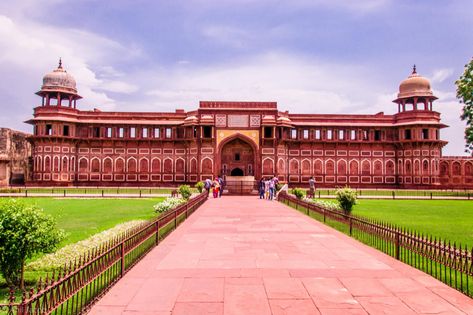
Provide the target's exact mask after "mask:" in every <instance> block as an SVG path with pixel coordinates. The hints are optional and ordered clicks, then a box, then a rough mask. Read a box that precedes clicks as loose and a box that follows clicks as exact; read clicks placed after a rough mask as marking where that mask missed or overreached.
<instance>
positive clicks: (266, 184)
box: [258, 176, 279, 200]
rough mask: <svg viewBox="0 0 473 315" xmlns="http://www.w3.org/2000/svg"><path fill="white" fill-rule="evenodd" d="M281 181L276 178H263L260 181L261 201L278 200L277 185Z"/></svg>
mask: <svg viewBox="0 0 473 315" xmlns="http://www.w3.org/2000/svg"><path fill="white" fill-rule="evenodd" d="M278 183H279V180H278V178H277V177H276V176H273V177H272V178H264V177H263V178H261V180H260V181H259V187H258V189H259V199H266V200H273V199H274V198H276V185H277V184H278Z"/></svg>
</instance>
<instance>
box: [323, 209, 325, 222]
mask: <svg viewBox="0 0 473 315" xmlns="http://www.w3.org/2000/svg"><path fill="white" fill-rule="evenodd" d="M322 210H323V212H324V223H325V208H324V209H322Z"/></svg>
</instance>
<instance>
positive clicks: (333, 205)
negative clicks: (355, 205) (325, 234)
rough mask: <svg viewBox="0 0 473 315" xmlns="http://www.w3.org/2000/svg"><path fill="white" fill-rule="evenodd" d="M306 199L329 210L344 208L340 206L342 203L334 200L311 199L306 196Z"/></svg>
mask: <svg viewBox="0 0 473 315" xmlns="http://www.w3.org/2000/svg"><path fill="white" fill-rule="evenodd" d="M304 200H305V201H307V202H310V203H313V204H315V205H317V206H319V207H322V208H325V209H328V210H334V211H341V210H342V208H340V205H338V204H337V203H335V202H333V201H325V200H319V199H310V198H305V199H304Z"/></svg>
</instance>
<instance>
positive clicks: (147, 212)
mask: <svg viewBox="0 0 473 315" xmlns="http://www.w3.org/2000/svg"><path fill="white" fill-rule="evenodd" d="M163 199H164V198H150V199H145V198H140V199H137V198H135V199H60V198H27V199H21V200H22V201H23V202H26V203H30V204H36V205H37V206H39V207H40V208H42V209H43V210H44V212H45V213H47V214H50V215H51V216H53V217H54V218H55V219H56V221H57V225H58V227H59V228H61V229H64V231H65V232H66V233H67V236H66V239H65V240H64V241H63V242H62V243H61V245H60V246H64V245H67V244H70V243H75V242H77V241H80V240H83V239H86V238H87V237H89V236H91V235H93V234H96V233H99V232H101V231H104V230H107V229H110V228H112V227H114V226H115V225H117V224H119V223H123V222H126V221H131V220H146V219H150V218H152V217H155V216H156V212H155V211H154V209H153V205H155V204H157V203H158V202H160V201H161V200H163Z"/></svg>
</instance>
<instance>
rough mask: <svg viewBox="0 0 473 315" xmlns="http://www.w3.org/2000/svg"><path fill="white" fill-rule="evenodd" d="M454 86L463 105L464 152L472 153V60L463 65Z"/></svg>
mask: <svg viewBox="0 0 473 315" xmlns="http://www.w3.org/2000/svg"><path fill="white" fill-rule="evenodd" d="M455 84H456V85H457V98H458V99H459V100H460V102H461V103H463V113H462V115H461V119H462V120H465V121H466V124H467V126H466V128H465V140H466V150H465V151H466V152H470V153H471V152H473V58H472V59H471V60H470V62H469V63H468V64H466V65H465V71H464V72H463V75H462V76H460V79H458V80H457V81H456V82H455Z"/></svg>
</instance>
